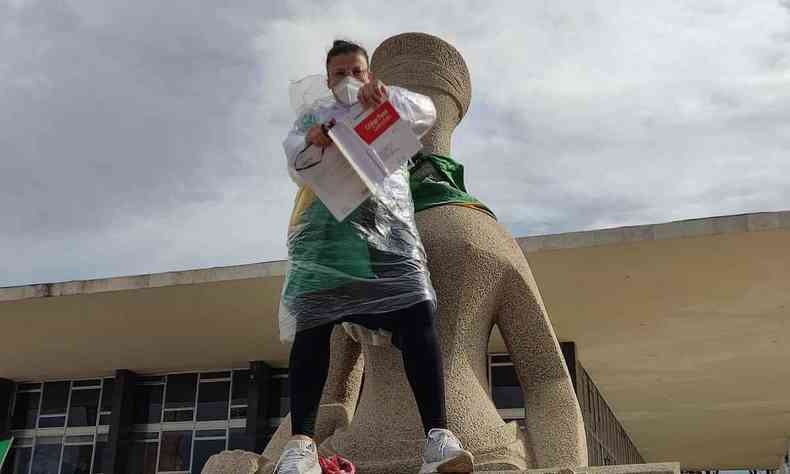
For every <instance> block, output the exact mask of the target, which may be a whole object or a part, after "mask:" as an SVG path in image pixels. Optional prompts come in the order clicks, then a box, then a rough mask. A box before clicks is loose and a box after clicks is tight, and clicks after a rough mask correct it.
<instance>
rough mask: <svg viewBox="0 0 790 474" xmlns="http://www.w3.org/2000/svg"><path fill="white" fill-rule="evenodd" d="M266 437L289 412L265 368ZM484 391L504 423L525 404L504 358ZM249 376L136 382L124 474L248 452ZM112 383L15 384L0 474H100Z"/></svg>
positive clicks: (280, 373)
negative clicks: (9, 441)
mask: <svg viewBox="0 0 790 474" xmlns="http://www.w3.org/2000/svg"><path fill="white" fill-rule="evenodd" d="M271 373H272V378H271V380H270V381H269V387H268V390H270V392H269V393H270V396H269V397H268V400H269V407H268V408H269V413H270V418H269V423H268V425H269V426H268V427H267V429H268V434H269V435H271V434H273V433H274V431H275V430H276V429H277V427H278V426H279V424H280V422H281V421H282V418H283V417H284V416H286V415H287V414H288V412H289V409H290V407H289V403H288V391H289V383H288V369H272V372H271ZM488 375H489V390H490V393H491V396H492V399H493V400H494V402H495V404H496V405H497V408H499V411H500V414H501V415H502V417H503V418H504V419H506V420H517V421H519V422H520V423H523V418H524V405H523V397H522V395H521V389H520V387H519V386H518V380H517V379H516V375H515V371H514V369H513V364H512V363H511V362H510V359H509V357H508V356H507V355H497V354H494V355H491V356H490V358H489V373H488ZM249 387H250V371H249V370H247V369H237V370H227V371H219V372H203V373H198V372H191V373H179V374H168V375H157V376H144V377H138V378H137V381H136V383H135V386H134V387H133V392H134V412H133V416H132V420H133V426H132V441H131V446H130V450H129V458H128V460H127V465H126V469H125V472H126V474H158V473H179V474H186V473H199V472H200V471H201V470H202V468H203V466H204V465H205V463H206V461H207V460H208V458H209V457H211V455H213V454H216V453H218V452H221V451H223V450H225V449H250V446H249V445H248V444H249V438H248V437H247V434H246V425H247V419H246V417H247V408H248V400H247V397H248V391H249ZM113 389H114V380H113V379H112V378H106V379H91V380H74V381H53V382H45V383H37V384H29V383H28V384H21V385H19V386H18V387H17V393H16V396H15V402H14V407H13V416H12V424H13V427H12V430H13V434H14V437H15V443H14V449H12V451H11V453H10V456H9V459H8V460H7V462H6V465H5V467H4V468H3V472H2V474H39V473H41V474H44V473H46V474H89V473H90V474H101V473H103V472H106V467H107V466H106V465H105V462H106V461H107V460H108V441H107V439H108V434H109V426H108V424H109V420H110V415H111V410H112V395H113Z"/></svg>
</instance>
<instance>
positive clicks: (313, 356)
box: [289, 301, 447, 438]
mask: <svg viewBox="0 0 790 474" xmlns="http://www.w3.org/2000/svg"><path fill="white" fill-rule="evenodd" d="M378 318H382V319H380V320H381V321H390V322H392V324H393V325H395V326H394V327H393V328H391V329H393V342H394V343H395V345H396V346H397V347H398V348H400V349H401V352H402V354H403V366H404V367H405V369H406V377H407V378H408V379H409V385H411V389H412V393H414V398H415V400H416V401H417V408H418V409H419V411H420V418H421V420H422V426H423V429H424V431H425V434H426V436H427V434H428V431H429V430H430V429H431V428H444V429H446V428H447V415H446V407H445V393H444V374H443V371H442V360H441V357H440V355H439V345H438V342H437V338H436V327H435V326H434V322H433V304H432V303H430V302H427V301H426V302H422V303H419V304H416V305H414V306H411V307H409V308H406V309H403V310H400V311H394V312H392V313H387V314H385V315H381V314H379V315H371V316H367V317H365V316H355V317H353V318H349V319H351V320H353V321H355V322H356V321H361V320H369V321H373V322H374V324H375V321H376V320H377V319H378ZM333 328H334V324H325V325H323V326H318V327H315V328H312V329H306V330H303V331H299V332H297V333H296V338H295V339H294V343H293V346H292V347H291V357H290V367H289V382H290V398H291V433H292V434H294V435H297V434H300V435H305V436H309V437H311V438H312V437H314V436H315V422H316V414H317V413H318V404H319V402H320V401H321V393H322V392H323V390H324V384H325V383H326V377H327V372H328V371H329V341H330V338H331V336H332V329H333ZM387 329H390V328H389V327H387Z"/></svg>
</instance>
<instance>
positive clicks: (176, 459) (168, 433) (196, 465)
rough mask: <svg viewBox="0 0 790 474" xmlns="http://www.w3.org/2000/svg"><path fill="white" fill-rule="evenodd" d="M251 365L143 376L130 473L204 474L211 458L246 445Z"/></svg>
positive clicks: (137, 389)
mask: <svg viewBox="0 0 790 474" xmlns="http://www.w3.org/2000/svg"><path fill="white" fill-rule="evenodd" d="M249 378H250V371H249V370H247V369H238V370H228V371H220V372H203V373H197V372H192V373H182V374H169V375H163V376H155V377H141V378H139V379H138V381H137V385H136V386H135V388H134V390H135V404H134V405H135V413H134V427H133V434H134V442H133V446H132V450H131V452H130V458H129V462H128V466H127V471H126V472H127V474H149V473H150V474H156V473H165V472H167V473H200V471H201V470H202V469H203V466H204V464H205V463H206V461H207V460H208V458H209V457H211V455H212V454H216V453H218V452H220V451H223V450H225V449H228V448H230V449H239V448H237V447H235V446H234V441H236V440H237V439H238V438H241V440H242V441H241V444H242V445H244V444H245V443H246V436H245V433H246V426H247V418H246V417H247V390H248V387H249Z"/></svg>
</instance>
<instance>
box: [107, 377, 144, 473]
mask: <svg viewBox="0 0 790 474" xmlns="http://www.w3.org/2000/svg"><path fill="white" fill-rule="evenodd" d="M136 382H137V374H135V373H134V372H132V371H131V370H126V369H119V370H116V371H115V384H114V389H113V394H112V414H111V415H110V434H109V437H108V442H107V446H108V453H107V457H108V460H107V465H108V466H109V467H108V471H106V472H105V474H123V473H124V472H126V464H127V460H128V458H129V449H130V448H131V439H130V438H131V436H130V435H131V431H132V424H133V419H134V388H135V384H136Z"/></svg>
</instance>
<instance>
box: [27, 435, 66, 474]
mask: <svg viewBox="0 0 790 474" xmlns="http://www.w3.org/2000/svg"><path fill="white" fill-rule="evenodd" d="M62 440H63V438H62V437H60V436H52V437H39V438H36V446H35V448H34V449H33V467H32V469H31V470H30V472H31V474H52V473H55V472H58V467H59V466H60V450H61V445H62Z"/></svg>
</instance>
